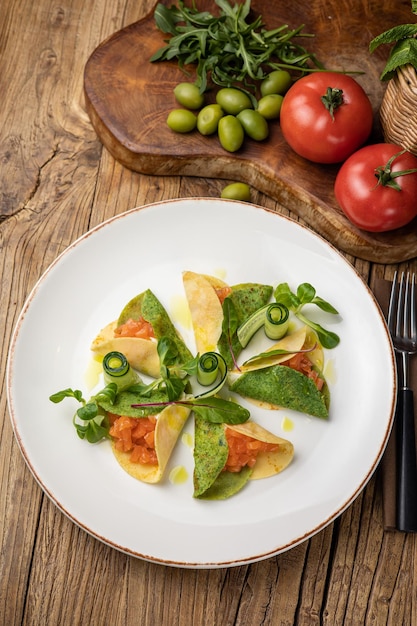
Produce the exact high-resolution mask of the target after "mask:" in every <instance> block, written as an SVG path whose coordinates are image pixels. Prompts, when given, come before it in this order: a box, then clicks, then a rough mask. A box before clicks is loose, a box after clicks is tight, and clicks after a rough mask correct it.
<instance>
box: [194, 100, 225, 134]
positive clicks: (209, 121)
mask: <svg viewBox="0 0 417 626" xmlns="http://www.w3.org/2000/svg"><path fill="white" fill-rule="evenodd" d="M223 115H224V111H223V109H222V108H221V106H220V104H207V106H205V107H203V108H202V109H201V111H199V113H198V115H197V130H198V131H199V132H200V133H201V134H202V135H212V134H213V133H215V132H216V131H217V128H218V125H219V120H220V118H222V117H223Z"/></svg>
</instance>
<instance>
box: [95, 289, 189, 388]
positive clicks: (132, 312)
mask: <svg viewBox="0 0 417 626" xmlns="http://www.w3.org/2000/svg"><path fill="white" fill-rule="evenodd" d="M140 320H142V321H144V322H146V323H147V324H149V325H150V326H151V329H152V334H153V336H151V337H148V338H141V337H130V336H121V335H120V334H118V332H117V329H119V328H121V327H123V325H125V324H128V323H129V321H133V322H138V321H140ZM163 336H165V337H169V338H170V339H171V340H172V341H174V343H175V345H176V346H177V349H178V353H179V356H180V357H181V358H182V359H183V361H184V362H185V361H187V360H189V359H190V358H192V355H191V352H190V351H189V350H188V348H187V347H186V345H185V344H184V342H183V340H182V338H181V337H180V335H179V333H178V331H177V330H176V328H175V327H174V325H173V323H172V321H171V319H170V317H169V315H168V313H167V311H166V310H165V308H164V307H163V305H162V304H161V303H160V301H159V300H158V298H157V297H156V296H155V295H154V294H153V293H152V291H151V290H150V289H147V290H146V291H144V292H143V293H141V294H139V295H138V296H136V297H135V298H133V299H132V300H130V301H129V302H128V303H127V304H126V306H125V307H124V309H123V310H122V312H121V314H120V316H119V318H118V319H117V320H116V321H113V322H111V323H110V324H108V325H107V326H105V327H104V328H103V329H102V330H101V331H100V332H99V333H98V335H97V337H96V338H95V339H94V341H93V342H92V345H91V350H92V351H93V352H94V354H96V355H99V356H101V357H104V356H105V355H106V354H107V353H109V352H113V351H116V352H121V353H122V354H124V355H125V357H126V358H127V360H128V361H129V363H130V365H131V367H133V368H134V369H136V370H138V371H139V372H141V373H143V374H147V375H149V376H152V377H153V378H158V376H159V372H160V363H159V357H158V351H157V345H158V340H159V339H160V338H161V337H163Z"/></svg>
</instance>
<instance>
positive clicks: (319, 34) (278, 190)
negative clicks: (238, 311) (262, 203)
mask: <svg viewBox="0 0 417 626" xmlns="http://www.w3.org/2000/svg"><path fill="white" fill-rule="evenodd" d="M165 3H166V4H167V5H169V4H171V2H170V0H165ZM200 6H201V7H205V8H207V9H208V10H210V11H212V12H215V11H216V8H215V3H214V0H211V1H207V0H206V1H205V2H203V3H201V5H200ZM252 7H253V9H254V11H255V13H256V14H261V15H262V16H263V17H264V20H265V23H266V25H267V26H268V27H269V26H275V25H280V24H283V23H285V24H289V25H290V26H291V27H297V26H299V25H300V24H305V32H307V33H314V34H315V37H314V39H312V40H310V39H309V40H308V41H307V44H306V45H308V48H309V49H310V50H311V51H313V52H314V53H315V54H316V55H317V57H318V58H319V59H320V60H322V62H324V64H325V65H326V67H327V68H328V69H334V70H339V71H340V70H342V71H346V70H349V71H357V72H362V74H360V75H358V76H357V80H358V82H359V83H361V84H362V86H363V87H364V89H365V91H366V93H367V94H368V96H369V98H370V100H371V102H372V105H373V110H374V120H375V122H374V128H373V132H372V136H371V139H370V141H372V142H376V141H380V140H382V134H381V130H380V123H379V107H380V104H381V101H382V97H383V92H384V89H385V84H382V83H381V81H380V80H379V75H380V72H381V70H382V67H383V65H384V61H385V59H386V56H384V54H385V55H386V54H387V51H386V50H385V51H384V50H378V51H377V52H376V53H374V54H373V55H371V54H370V53H369V51H368V46H369V42H370V41H371V39H372V38H373V37H375V36H376V35H377V34H379V33H380V32H383V31H384V30H386V29H387V28H388V27H390V26H391V25H392V24H393V23H395V21H396V20H397V22H398V20H399V21H400V22H408V21H410V7H409V3H408V2H400V3H396V4H395V9H394V7H393V4H392V2H390V1H389V0H385V1H384V2H382V3H379V4H377V3H373V2H365V1H363V2H357V3H355V6H354V8H352V6H351V5H350V4H349V3H345V2H339V0H330V1H329V0H316V1H315V2H313V3H310V5H309V11H308V12H306V11H305V3H304V2H302V1H295V2H291V3H276V2H275V3H271V2H268V1H267V0H254V1H253V2H252ZM164 37H166V36H164V35H163V34H162V33H160V32H159V31H158V30H157V28H156V26H155V23H154V18H153V10H152V11H151V12H150V13H149V14H148V15H147V16H146V17H145V18H144V19H143V20H140V21H138V22H136V23H134V24H130V25H129V26H128V27H126V28H124V29H122V30H120V31H118V32H116V33H115V34H114V35H113V36H112V37H110V38H109V39H108V40H106V41H104V42H103V43H102V44H100V46H98V48H97V49H96V50H95V51H94V52H93V54H92V55H91V56H90V58H89V60H88V63H87V65H86V68H85V79H84V89H85V94H86V105H87V111H88V113H89V115H90V118H91V120H92V123H93V125H94V127H95V129H96V132H97V134H98V136H99V138H100V139H101V141H102V142H103V144H104V145H105V146H106V148H107V149H108V150H109V151H110V153H111V154H112V155H113V156H114V157H115V158H116V159H118V160H119V161H120V162H121V163H122V164H123V165H125V166H126V167H128V168H131V169H133V170H136V171H138V172H141V173H145V174H158V175H161V176H162V175H169V176H172V175H187V176H203V175H204V176H206V177H207V176H210V177H213V178H230V179H235V180H244V181H245V182H247V183H249V184H250V185H251V186H253V187H255V188H256V189H258V190H260V191H261V192H263V193H265V194H268V195H269V196H271V197H272V198H274V199H275V200H277V201H278V202H280V203H282V204H285V205H286V206H288V207H289V208H290V209H291V210H292V211H294V212H295V213H296V214H297V215H299V216H300V217H302V218H303V219H304V220H305V221H306V223H307V224H309V225H310V226H312V227H313V228H314V229H315V230H316V231H317V232H319V233H320V234H321V235H323V236H324V237H325V238H326V239H327V240H329V241H330V242H332V243H333V244H334V245H336V246H337V247H338V248H341V249H342V250H344V251H346V252H349V253H351V254H353V255H355V256H359V257H362V258H364V259H367V260H371V261H376V262H385V263H395V262H398V261H400V260H401V259H404V258H413V257H415V256H416V255H417V220H414V221H413V222H412V223H411V224H409V225H407V226H406V227H403V228H401V229H399V230H397V231H391V232H390V233H380V234H376V233H366V232H365V231H361V230H359V229H358V228H356V227H355V226H353V225H352V224H351V223H350V222H349V220H347V218H346V217H345V216H344V214H343V212H342V211H341V210H340V208H339V207H338V205H337V202H336V200H335V197H334V193H333V185H334V180H335V177H336V174H337V171H338V169H339V166H338V165H334V166H323V165H318V164H314V163H311V162H308V161H306V160H305V159H303V158H301V157H299V156H298V155H297V154H295V153H294V152H293V151H292V150H291V148H290V147H289V146H288V144H286V142H285V141H284V139H283V137H282V134H281V131H280V127H279V124H278V123H275V124H270V130H271V132H270V137H269V138H268V140H267V141H265V142H254V141H250V140H247V141H245V143H244V147H243V148H242V149H241V150H240V151H238V152H237V153H234V154H230V153H228V152H226V151H225V150H223V149H222V148H221V146H220V145H219V142H218V140H217V137H214V136H213V137H202V136H201V135H200V134H199V133H198V132H197V131H196V132H194V133H191V134H190V135H187V136H181V137H179V136H178V135H177V134H175V133H173V132H172V131H171V130H170V129H169V128H168V127H167V125H166V118H167V115H168V113H169V111H170V110H171V109H173V108H175V107H176V106H178V105H177V103H176V102H175V99H174V96H173V88H174V87H175V85H176V84H177V83H178V82H180V81H183V80H184V79H187V78H185V77H184V74H183V73H182V72H181V70H180V69H179V68H178V66H177V64H176V63H175V62H163V63H150V62H149V58H150V57H151V55H152V54H153V53H154V52H155V51H156V50H158V49H159V48H160V47H161V46H162V45H163V44H164ZM190 71H191V72H192V69H191V70H190ZM191 77H192V74H191ZM190 80H191V78H190ZM213 98H214V92H212V93H210V94H209V95H208V100H207V101H208V102H210V101H212V100H213Z"/></svg>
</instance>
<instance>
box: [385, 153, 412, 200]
mask: <svg viewBox="0 0 417 626" xmlns="http://www.w3.org/2000/svg"><path fill="white" fill-rule="evenodd" d="M406 152H407V150H401V152H397V153H396V154H394V155H393V156H392V157H391V158H390V159H389V160H388V161H387V163H386V164H385V165H379V166H378V167H376V168H375V176H376V178H377V181H378V182H377V184H376V187H378V185H383V186H384V187H391V188H392V189H396V190H397V191H401V187H400V185H399V184H398V183H397V181H396V180H395V179H396V178H398V177H399V176H406V175H407V174H414V173H415V172H417V169H410V170H401V171H400V172H393V171H392V169H391V166H392V164H393V163H394V161H395V159H397V158H398V157H399V156H401V155H402V154H405V153H406Z"/></svg>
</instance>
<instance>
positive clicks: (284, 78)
mask: <svg viewBox="0 0 417 626" xmlns="http://www.w3.org/2000/svg"><path fill="white" fill-rule="evenodd" d="M291 83H292V78H291V74H289V72H287V71H286V70H274V71H273V72H271V73H270V74H268V76H267V77H266V78H264V80H263V81H262V83H261V94H262V95H263V96H267V95H269V94H271V93H280V94H284V93H285V92H286V91H287V90H288V89H289V88H290V86H291Z"/></svg>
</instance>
